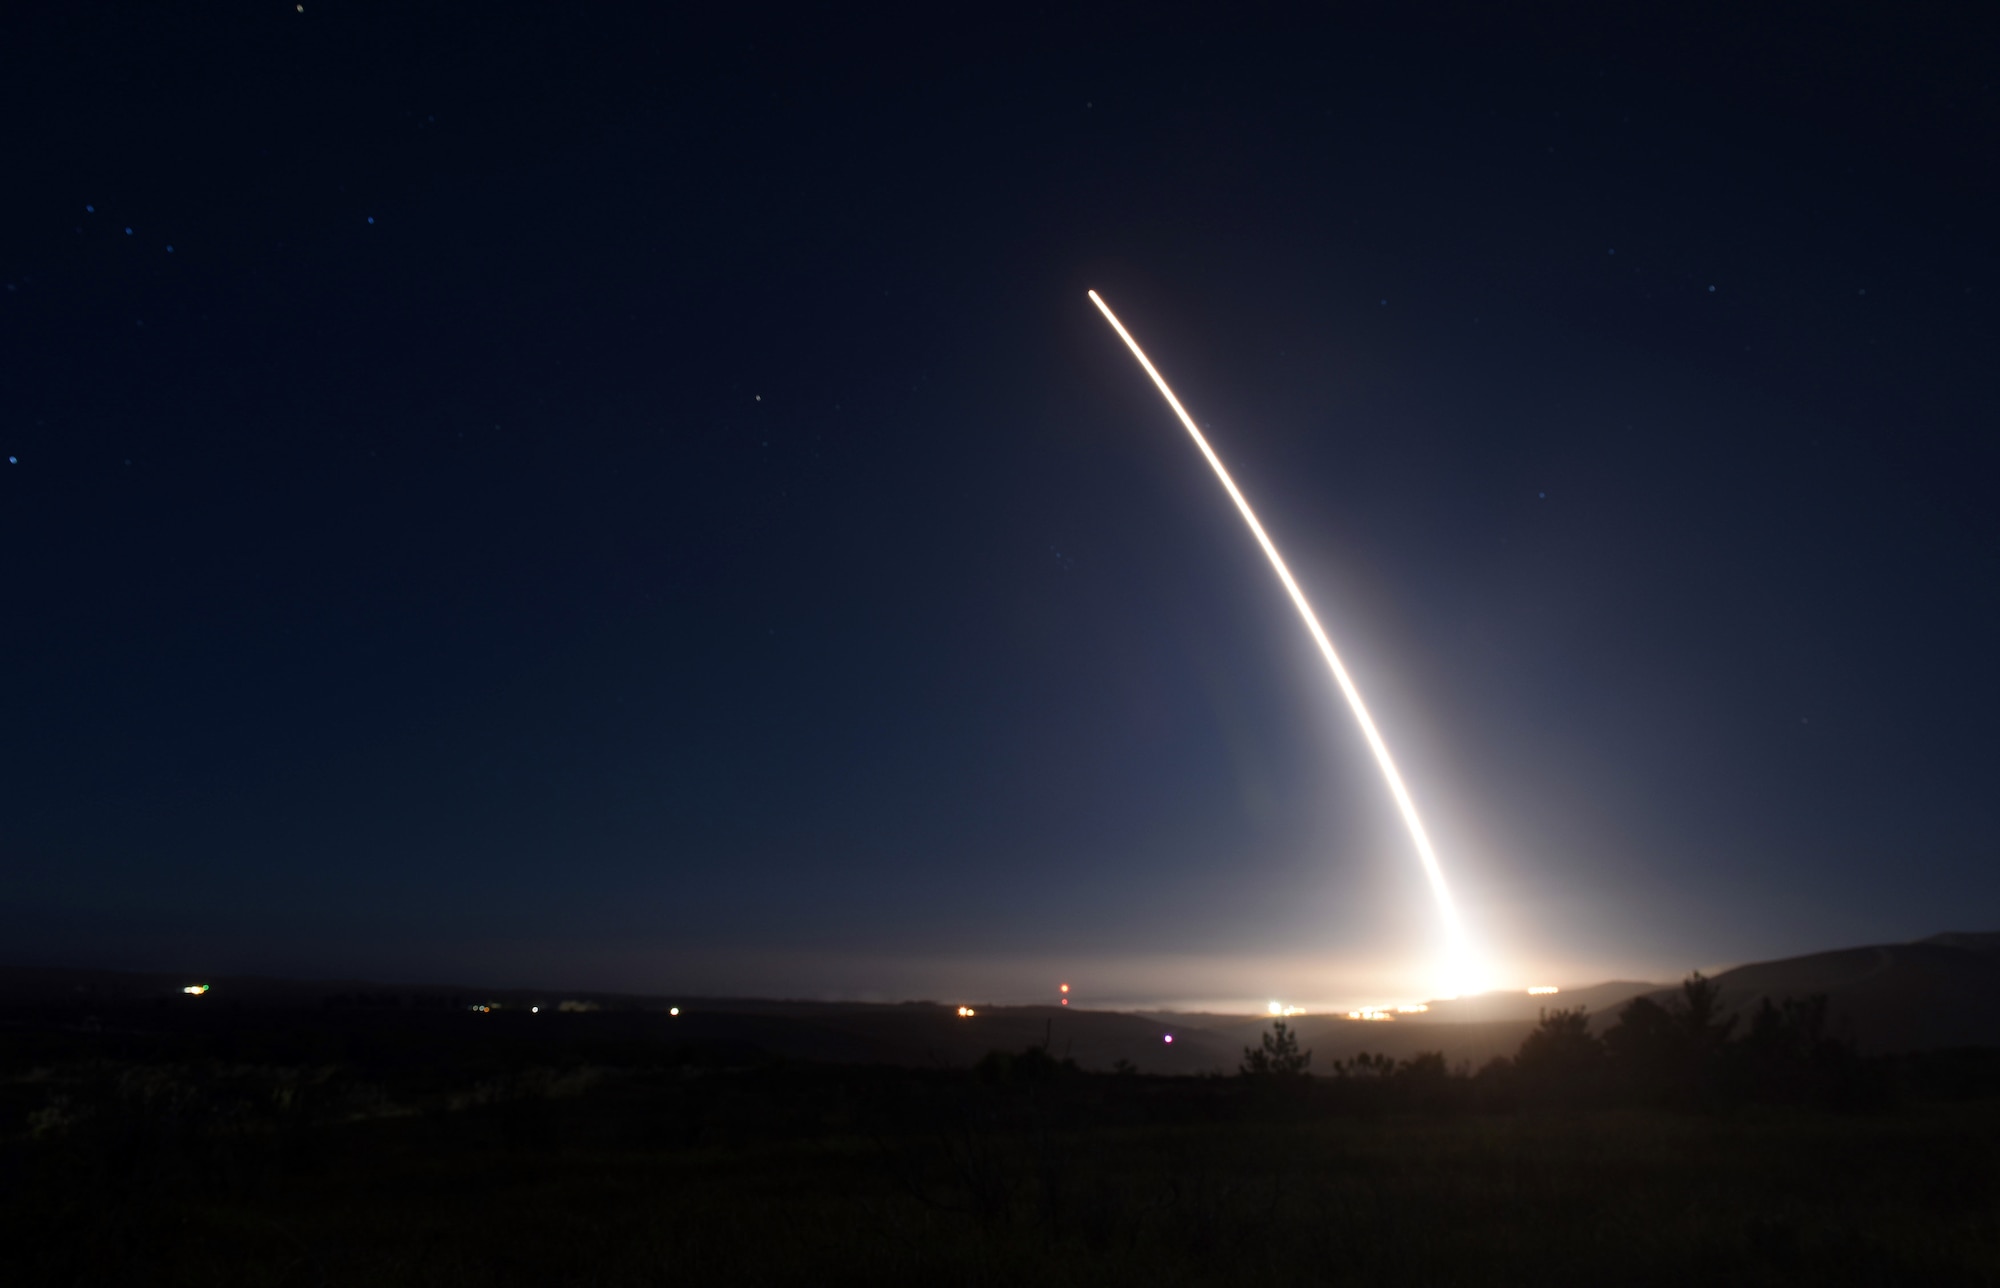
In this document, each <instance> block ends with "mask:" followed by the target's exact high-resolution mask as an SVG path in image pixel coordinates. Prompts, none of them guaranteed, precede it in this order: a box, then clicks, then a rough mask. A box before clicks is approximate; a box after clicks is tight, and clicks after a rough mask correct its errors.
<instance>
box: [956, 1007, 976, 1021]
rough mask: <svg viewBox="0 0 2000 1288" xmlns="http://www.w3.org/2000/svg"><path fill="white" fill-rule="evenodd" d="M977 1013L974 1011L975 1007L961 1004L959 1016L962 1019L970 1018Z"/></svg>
mask: <svg viewBox="0 0 2000 1288" xmlns="http://www.w3.org/2000/svg"><path fill="white" fill-rule="evenodd" d="M975 1013H976V1012H974V1011H973V1009H972V1008H971V1007H969V1006H961V1007H959V1008H958V1018H959V1019H961V1020H969V1019H971V1018H972V1017H973V1015H974V1014H975Z"/></svg>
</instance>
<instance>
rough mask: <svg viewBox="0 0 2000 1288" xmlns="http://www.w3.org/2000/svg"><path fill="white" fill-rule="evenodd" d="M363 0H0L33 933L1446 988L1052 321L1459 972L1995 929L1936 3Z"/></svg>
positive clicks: (18, 901)
mask: <svg viewBox="0 0 2000 1288" xmlns="http://www.w3.org/2000/svg"><path fill="white" fill-rule="evenodd" d="M411 8H412V6H407V5H363V4H343V3H327V2H315V3H309V4H308V5H306V7H305V11H304V12H299V11H297V10H296V8H295V7H294V6H293V5H292V4H289V3H286V4H244V5H236V6H224V5H217V6H204V7H203V8H202V10H201V11H200V13H199V14H197V15H193V16H190V15H188V14H172V15H169V14H165V13H163V12H161V11H159V10H158V9H157V8H156V7H153V6H140V5H81V4H79V5H76V6H63V7H61V8H60V9H59V10H58V9H56V8H54V7H51V9H50V12H49V14H47V15H45V16H43V17H41V18H33V17H29V18H23V17H22V16H20V15H15V16H12V17H9V18H8V19H6V31H5V41H6V45H7V47H8V48H10V49H11V50H14V51H15V53H16V59H17V63H18V66H17V69H16V71H15V72H13V73H10V75H9V77H8V78H7V83H6V85H5V87H4V89H0V95H4V110H5V114H6V119H7V120H9V121H10V122H11V123H12V130H11V132H10V145H9V149H8V155H9V157H10V160H9V166H8V169H9V191H10V199H9V200H8V201H7V202H6V203H5V208H4V212H0V233H4V237H0V277H4V279H5V293H4V297H0V346H4V347H0V456H5V457H7V458H10V459H9V461H8V463H6V464H5V465H4V468H0V537H4V542H5V545H4V549H5V552H6V560H7V600H6V603H7V609H6V611H5V613H4V614H0V680H4V685H0V854H4V858H0V944H4V945H5V946H6V949H5V951H6V953H7V955H8V956H9V958H10V959H12V960H21V961H39V962H64V963H74V964H95V965H114V966H135V967H141V966H142V967H153V968H172V969H190V970H202V971H248V970H258V971H269V972H276V973H290V974H300V975H315V976H362V977H374V978H384V979H412V980H414V979H450V980H465V981H473V982H492V983H496V984H497V983H531V984H549V985H559V984H569V985H574V986H582V985H593V986H597V987H605V988H613V987H622V988H631V989H643V990H674V989H685V990H690V991H706V992H762V993H785V994H792V995H839V996H875V997H908V996H927V997H947V998H948V997H952V996H966V997H980V998H993V999H1004V1000H1014V999H1032V998H1040V997H1043V996H1045V995H1046V994H1047V992H1048V990H1049V989H1050V987H1051V985H1052V983H1053V981H1055V980H1056V979H1058V978H1068V979H1071V980H1072V981H1074V982H1076V983H1077V984H1078V987H1079V991H1080V995H1082V996H1084V997H1085V998H1086V999H1087V1000H1109V1001H1118V1002H1190V1001H1199V1000H1207V1001H1236V1000H1242V999H1249V998H1256V997H1263V996H1283V997H1287V998H1293V997H1296V998H1299V999H1302V1000H1308V1001H1312V1002H1316V1003H1324V1002H1349V1001H1372V1000H1380V999H1382V998H1385V997H1389V996H1397V997H1401V996H1408V995H1412V994H1413V993H1417V992H1421V991H1422V988H1423V985H1424V981H1425V980H1426V978H1427V974H1428V971H1429V969H1430V966H1429V963H1431V961H1432V960H1433V959H1434V956H1435V951H1436V948H1437V942H1436V935H1435V932H1434V929H1433V925H1432V917H1431V914H1430V907H1429V904H1428V901H1427V897H1426V895H1425V893H1424V888H1423V884H1422V880H1421V876H1420V874H1419V872H1418V869H1417V866H1416V863H1415V860H1414V858H1413V857H1412V855H1411V853H1410V850H1409V846H1408V842H1407V839H1406V838H1405V837H1404V835H1403V834H1402V832H1401V830H1400V826H1399V824H1398V822H1397V819H1396V816H1395V814H1394V812H1393V809H1392V807H1391V805H1390V803H1389V800H1388V797H1387V795H1386V793H1385V792H1384V791H1383V789H1382V785H1381V782H1380V780H1379V777H1378V776H1377V774H1376V772H1375V769H1374V767H1373V765H1372V763H1371V762H1370V761H1369V760H1368V758H1367V755H1366V751H1365V748H1364V747H1363V745H1362V743H1361V741H1360V738H1359V736H1358V734H1357V732H1356V731H1355V729H1354V727H1353V724H1352V721H1351V719H1350V718H1349V717H1348V715H1347V713H1346V712H1345V710H1344V709H1343V708H1342V707H1341V706H1340V704H1339V701H1338V698H1337V695H1336V693H1335V692H1334V690H1333V689H1332V687H1331V685H1330V683H1329V682H1328V680H1327V677H1326V675H1325V673H1324V671H1323V669H1321V667H1320V664H1319V662H1318V660H1317V657H1316V655H1315V654H1314V653H1313V651H1312V647H1311V644H1310V641H1309V640H1308V639H1307V637H1306V636H1305V634H1304V633H1303V632H1302V631H1301V630H1300V629H1299V627H1298V625H1297V622H1296V620H1295V619H1294V618H1293V617H1292V616H1291V610H1290V607H1289V605H1288V604H1287V603H1286V601H1285V600H1284V598H1283V596H1282V592H1281V591H1280V590H1279V588H1278V587H1277V585H1276V584H1275V582H1274V581H1273V580H1272V579H1271V578H1270V576H1269V574H1268V572H1267V571H1266V570H1265V569H1264V567H1263V565H1262V562H1261V556H1260V555H1259V554H1258V552H1257V550H1256V548H1255V546H1254V545H1253V544H1252V543H1251V542H1250V540H1249V538H1248V536H1247V534H1246V533H1244V532H1243V530H1242V529H1241V527H1240V524H1239V522H1238V520H1237V519H1236V517H1235V515H1234V513H1233V512H1232V511H1231V510H1230V509H1229V507H1228V504H1227V501H1226V499H1225V498H1224V497H1223V496H1222V494H1221V493H1220V491H1219V490H1218V489H1217V488H1216V487H1215V484H1214V482H1213V480H1212V479H1211V478H1210V477H1209V475H1208V474H1207V471H1206V469H1205V467H1204V466H1203V465H1202V463H1201V461H1200V459H1199V457H1198V456H1197V455H1196V454H1195V453H1194V451H1193V450H1192V448H1191V447H1190V445H1189V444H1188V443H1187V441H1186V439H1185V436H1184V435H1183V434H1182V433H1181V431H1180V430H1179V429H1178V428H1177V427H1176V425H1175V424H1174V423H1173V422H1172V420H1171V419H1170V418H1168V416H1167V414H1166V413H1165V410H1164V408H1163V407H1162V406H1161V405H1160V404H1159V403H1158V401H1157V399H1156V396H1155V395H1154V394H1153V392H1152V391H1151V389H1150V387H1149V386H1147V385H1146V384H1145V382H1144V379H1143V377H1142V376H1141V375H1140V374H1139V373H1138V372H1137V371H1136V369H1134V367H1133V366H1132V364H1131V363H1130V361H1129V359H1128V358H1127V357H1126V356H1125V355H1124V353H1123V351H1122V349H1120V348H1119V346H1118V345H1117V342H1116V340H1115V338H1114V337H1112V336H1111V335H1110V334H1109V333H1108V332H1107V331H1106V330H1105V328H1104V327H1103V324H1102V322H1101V321H1100V320H1099V319H1098V318H1097V317H1096V315H1095V313H1094V311H1093V310H1091V309H1090V307H1089V306H1088V304H1087V303H1086V301H1085V298H1084V291H1085V290H1086V289H1087V288H1091V287H1095V288H1096V289H1098V290H1100V291H1102V292H1103V293H1104V294H1105V295H1106V297H1107V298H1108V299H1109V300H1110V301H1111V303H1112V304H1113V305H1114V307H1117V308H1118V309H1119V310H1120V312H1121V314H1122V315H1123V316H1124V318H1125V320H1126V321H1127V322H1128V324H1129V325H1131V326H1132V327H1133V328H1134V330H1135V331H1136V332H1137V333H1138V335H1139V337H1140V338H1141V340H1142V341H1144V342H1145V343H1147V344H1148V345H1149V347H1150V348H1151V350H1152V352H1153V356H1154V357H1155V359H1156V360H1157V361H1158V362H1159V363H1160V364H1161V365H1162V367H1163V368H1164V369H1165V371H1166V373H1167V375H1168V377H1169V378H1170V379H1172V380H1174V381H1175V383H1176V385H1177V388H1178V389H1179V392H1180V393H1181V395H1182V397H1183V398H1184V399H1185V400H1186V401H1187V403H1188V404H1189V406H1190V408H1191V409H1192V411H1193V412H1194V414H1195V415H1196V417H1197V418H1198V419H1200V420H1201V421H1202V422H1203V423H1204V424H1205V425H1207V426H1208V427H1209V428H1210V430H1211V431H1212V434H1213V438H1214V441H1215V443H1216V446H1217V448H1218V450H1220V451H1221V452H1222V454H1223V456H1224V458H1225V459H1226V460H1228V461H1229V462H1230V464H1231V466H1232V468H1233V469H1234V470H1235V472H1236V474H1237V477H1238V479H1239V481H1240V482H1241V483H1242V485H1243V486H1244V488H1245V490H1246V491H1247V492H1248V494H1249V495H1250V497H1251V499H1252V501H1253V503H1254V504H1256V505H1258V506H1259V508H1260V510H1261V512H1262V513H1263V516H1264V518H1265V521H1266V522H1267V524H1268V525H1269V526H1270V528H1271V529H1272V531H1273V534H1274V536H1275V537H1276V539H1277V540H1278V542H1279V543H1280V545H1281V546H1282V547H1283V548H1284V549H1285V551H1286V552H1287V554H1288V556H1289V557H1290V559H1291V560H1292V562H1293V564H1294V567H1295V569H1296V571H1297V572H1298V574H1299V576H1300V578H1301V581H1302V582H1303V584H1304V585H1305V588H1306V590H1307V593H1308V594H1310V595H1311V596H1313V597H1314V599H1315V601H1316V603H1317V605H1318V607H1319V609H1320V612H1321V615H1322V617H1323V618H1324V619H1325V620H1326V621H1327V624H1328V626H1329V629H1330V631H1331V632H1332V634H1333V637H1334V639H1335V641H1336V643H1337V644H1338V645H1339V646H1340V648H1341V649H1342V651H1343V654H1344V655H1345V656H1346V658H1347V660H1348V662H1349V665H1350V666H1351V668H1352V669H1353V670H1354V672H1355V673H1356V676H1357V679H1358V680H1359V682H1360V684H1361V686H1362V688H1363V690H1364V692H1365V693H1366V694H1367V695H1368V696H1369V699H1370V701H1371V703H1372V704H1373V705H1374V707H1375V709H1376V712H1377V715H1378V717H1379V719H1380V720H1381V723H1382V725H1383V727H1384V730H1385V732H1386V734H1387V736H1388V738H1389V741H1390V744H1391V746H1392V747H1394V748H1395V750H1396V752H1397V755H1398V757H1399V759H1400V760H1401V761H1402V763H1403V767H1404V769H1405V771H1406V773H1407V775H1408V777H1409V779H1410V781H1411V783H1412V787H1413V789H1414V792H1415V794H1416V797H1417V800H1418V804H1419V806H1420V808H1422V809H1423V811H1424V812H1425V815H1426V817H1427V819H1428V820H1429V822H1430V823H1431V825H1432V828H1433V831H1434V833H1435V835H1436V839H1437V841H1438V847H1439V850H1440V854H1441V856H1442V858H1443V861H1444V864H1445V867H1446V870H1447V872H1448V873H1449V874H1450V875H1451V877H1452V879H1453V881H1454V883H1455V884H1456V886H1457V887H1458V888H1459V891H1460V896H1461V900H1462V902H1463V905H1464V908H1465V911H1466V916H1467V919H1468V921H1469V922H1470V923H1471V924H1472V926H1473V927H1474V929H1475V931H1476V933H1477V934H1478V935H1479V936H1480V938H1481V939H1482V940H1483V941H1484V942H1485V943H1486V944H1487V946H1488V947H1489V949H1490V950H1491V952H1492V954H1493V957H1494V959H1495V961H1496V963H1498V965H1499V967H1500V969H1501V973H1502V975H1503V976H1505V977H1507V978H1509V979H1511V980H1512V981H1513V982H1517V983H1527V982H1539V981H1540V980H1541V979H1542V978H1544V977H1547V978H1552V979H1555V980H1556V981H1557V982H1575V983H1582V982H1587V981H1588V980H1590V979H1594V978H1602V977H1605V976H1608V975H1615V974H1627V975H1629V974H1638V973H1645V974H1650V975H1653V976H1656V977H1671V976H1672V975H1673V974H1675V973H1678V972H1680V971H1683V970H1685V969H1686V968H1688V967H1691V966H1697V965H1716V964H1721V963H1725V962H1733V961H1740V960H1746V959H1752V958H1757V957H1768V956H1778V955H1783V954H1787V953H1791V952H1795V951H1807V950H1812V949H1817V948H1825V947H1834V946H1840V945H1845V944H1850V943H1857V942H1869V941H1879V940H1893V939H1901V938H1910V937H1915V936H1917V935H1921V934H1927V933H1931V932H1935V931H1939V930H1946V929H1991V928H1992V924H1991V923H1993V921H1994V910H1995V909H1996V908H2000V864H1996V862H1995V860H1996V858H2000V854H1997V853H1996V845H1995V836H1996V827H2000V817H1996V814H2000V810H1996V806H1995V795H1994V792H1993V787H1992V785H1993V783H1994V781H1995V777H1996V771H2000V752H1996V750H1995V743H1994V738H1993V727H1994V722H1995V717H1996V715H2000V687H1996V682H1995V679H1994V673H1993V668H1992V659H1993V657H1994V656H1995V653H1996V645H2000V613H1996V600H1995V587H1996V584H1997V583H1996V577H1995V571H1994V570H1995V555H1996V537H1997V536H2000V523H1997V522H1996V517H1995V513H1996V512H1995V507H1994V503H1993V499H1992V498H1993V494H1994V483H1995V479H1996V470H1995V465H1996V444H1995V436H1994V427H1995V425H1996V424H2000V396H1997V395H2000V389H1996V383H2000V377H1996V372H2000V361H1996V357H2000V355H1996V342H2000V323H1996V321H1995V318H1994V315H1993V299H1994V295H1995V292H1996V290H2000V280H1996V276H1997V275H1996V272H1995V260H1994V251H1993V236H1992V230H1993V228H1994V227H1996V226H2000V218H1997V217H1996V216H2000V210H1996V206H1995V202H1994V200H1993V196H1994V193H1993V182H1994V176H1993V170H1992V158H1993V156H1994V155H1995V153H1994V145H1995V143H1996V142H2000V139H1996V133H2000V132H1996V130H1995V124H1996V117H2000V108H1997V107H1996V101H1995V91H1994V90H1993V88H1992V85H1991V80H1990V74H1989V72H1988V70H1987V62H1986V56H1987V55H1986V53H1985V52H1982V46H1981V45H1980V43H1979V41H1978V39H1977V38H1976V35H1977V33H1976V32H1975V31H1974V30H1973V29H1972V28H1971V27H1969V26H1967V27H1965V28H1963V29H1962V30H1961V29H1954V28H1953V26H1952V25H1951V22H1950V20H1949V18H1948V16H1940V15H1949V13H1950V12H1951V11H1950V10H1939V11H1938V13H1925V12H1923V11H1921V10H1904V9H1898V10H1897V11H1896V12H1895V13H1887V12H1883V13H1875V12H1873V11H1872V10H1870V9H1868V8H1866V7H1861V8H1857V9H1855V10H1854V11H1852V12H1846V11H1841V10H1830V9H1827V8H1825V7H1823V6H1822V7H1814V8H1810V9H1804V8H1802V9H1799V10H1797V11H1795V13H1796V15H1799V16H1803V15H1807V14H1810V15H1812V20H1811V21H1810V22H1808V21H1793V20H1792V19H1791V18H1790V17H1788V16H1787V13H1785V12H1779V11H1773V10H1761V11H1760V10H1754V9H1745V8H1744V7H1742V6H1729V7H1727V9H1726V14H1727V16H1726V17H1720V18H1718V19H1716V20H1715V21H1712V22H1710V21H1705V20H1702V19H1700V18H1698V17H1692V16H1689V14H1690V13H1692V11H1684V12H1682V13H1681V14H1680V15H1678V16H1676V17H1675V18H1674V19H1673V23H1674V25H1672V26H1670V27H1667V26H1663V27H1658V28H1639V27H1633V26H1629V25H1623V26H1606V25H1604V24H1605V23H1606V22H1607V21H1611V22H1622V21H1623V20H1618V19H1606V18H1604V17H1601V16H1592V11H1591V10H1590V9H1588V8H1579V9H1578V10H1576V11H1574V12H1573V13H1572V12H1569V11H1565V10H1560V9H1550V10H1547V11H1546V13H1545V16H1544V17H1543V18H1541V19H1539V20H1537V22H1536V23H1535V24H1534V25H1532V26H1529V25H1513V24H1512V23H1510V22H1508V21H1503V20H1498V19H1495V18H1493V17H1492V16H1490V15H1488V13H1487V10H1486V7H1485V6H1463V7H1459V6H1450V7H1437V8H1430V9H1424V10H1421V11H1419V12H1404V11H1401V10H1399V11H1398V12H1397V14H1396V15H1392V14H1390V13H1388V12H1386V11H1381V12H1378V11H1376V10H1373V9H1368V10H1355V11H1353V16H1349V17H1333V18H1328V17H1325V16H1323V15H1322V16H1321V17H1318V18H1316V19H1314V20H1313V22H1312V23H1303V22H1292V21H1286V20H1282V19H1279V18H1269V17H1266V18H1258V19H1254V20H1228V21H1222V20H1218V19H1217V18H1215V17H1213V16H1211V17H1210V18H1208V19H1207V20H1206V21H1205V25H1202V24H1200V23H1189V24H1182V23H1180V22H1178V21H1175V20H1173V19H1172V18H1171V16H1170V11H1168V10H1161V9H1152V10H1148V11H1147V12H1148V13H1149V14H1150V17H1148V18H1146V19H1145V20H1143V21H1139V22H1137V23H1136V24H1128V23H1125V22H1123V21H1120V20H1114V19H1111V18H1108V17H1107V18H1104V19H1102V20H1099V19H1077V18H1073V17H1072V18H1067V19H1064V20H1062V21H1060V22H1047V23H1045V22H1042V21H1040V20H1038V19H1030V18H1028V17H1026V16H1022V15H1019V14H998V13H996V14H995V15H993V16H991V17H990V18H988V19H981V20H980V21H981V22H982V23H983V24H984V25H983V26H980V27H977V28H975V27H971V26H960V25H956V23H955V20H954V22H947V23H943V24H940V23H939V20H938V19H937V17H936V15H935V14H932V15H930V16H928V17H923V18H919V17H916V16H911V17H909V18H907V19H901V18H887V17H885V18H870V19H866V20H862V21H854V20H851V19H848V18H841V19H838V20H836V19H834V18H830V17H818V18H812V19H804V20H798V21H781V20H780V18H779V17H777V16H775V15H774V14H766V15H763V16H762V17H760V18H757V19H745V20H742V21H737V20H724V19H713V20H711V19H706V18H703V19H694V18H687V17H677V16H673V15H664V14H662V13H659V12H655V11H654V10H653V9H651V8H646V9H643V10H640V11H633V12H625V13H613V12H608V11H600V10H593V11H592V12H590V13H589V14H587V15H586V14H581V13H578V12H573V11H570V10H567V9H564V8H562V7H554V8H551V7H547V6H509V5H504V4H488V5H479V6H437V7H426V8H425V10H424V12H423V14H421V15H413V14H412V13H411V12H410V9H411ZM128 229H129V230H130V231H129V232H128V231H127V230H128ZM169 248H171V249H169Z"/></svg>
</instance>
